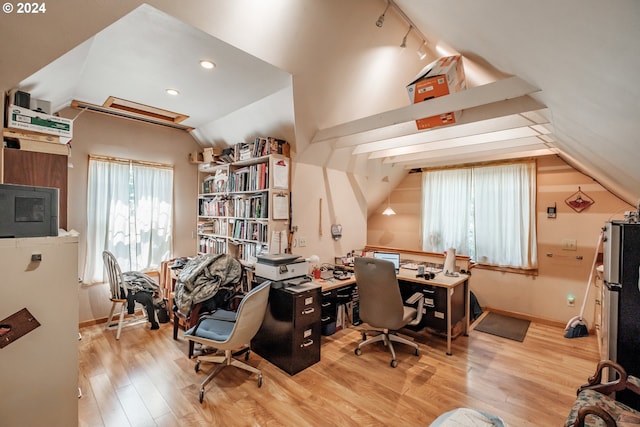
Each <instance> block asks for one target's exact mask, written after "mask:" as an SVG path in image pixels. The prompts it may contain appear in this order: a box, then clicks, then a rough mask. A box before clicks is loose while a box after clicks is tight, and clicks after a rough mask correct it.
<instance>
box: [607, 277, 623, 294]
mask: <svg viewBox="0 0 640 427" xmlns="http://www.w3.org/2000/svg"><path fill="white" fill-rule="evenodd" d="M604 285H605V286H606V287H607V289H608V290H610V291H613V292H620V290H621V289H622V284H620V283H612V282H607V281H606V280H605V281H604Z"/></svg>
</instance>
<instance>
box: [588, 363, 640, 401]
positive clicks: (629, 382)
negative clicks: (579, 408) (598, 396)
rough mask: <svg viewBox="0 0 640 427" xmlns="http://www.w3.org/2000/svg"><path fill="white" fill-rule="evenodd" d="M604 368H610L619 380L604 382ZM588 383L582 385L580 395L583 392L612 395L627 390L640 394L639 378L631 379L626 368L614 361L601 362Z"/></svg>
mask: <svg viewBox="0 0 640 427" xmlns="http://www.w3.org/2000/svg"><path fill="white" fill-rule="evenodd" d="M604 368H609V369H612V370H613V371H615V373H616V374H617V375H616V376H617V378H616V379H615V380H613V381H608V382H604V383H603V382H602V371H603V369H604ZM588 381H589V382H588V383H587V384H584V385H582V386H581V387H580V388H579V389H578V393H580V392H581V391H582V390H586V389H589V390H594V391H597V392H599V393H602V394H605V395H610V394H611V393H614V392H616V391H621V390H625V389H629V390H631V391H633V392H635V393H636V394H640V381H638V379H637V378H634V377H631V379H630V378H629V377H628V376H627V372H626V371H625V370H624V368H623V367H622V366H621V365H620V364H618V363H616V362H614V361H612V360H601V361H600V362H598V366H596V372H595V373H594V374H593V375H592V376H590V377H589V379H588Z"/></svg>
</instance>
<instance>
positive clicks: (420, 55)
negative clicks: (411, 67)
mask: <svg viewBox="0 0 640 427" xmlns="http://www.w3.org/2000/svg"><path fill="white" fill-rule="evenodd" d="M416 55H418V58H420V60H421V61H422V60H423V59H424V58H426V57H427V42H426V40H422V44H421V45H420V47H419V48H418V50H417V51H416Z"/></svg>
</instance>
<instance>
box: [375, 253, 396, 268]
mask: <svg viewBox="0 0 640 427" xmlns="http://www.w3.org/2000/svg"><path fill="white" fill-rule="evenodd" d="M373 257H374V258H376V259H383V260H385V261H391V262H392V263H393V266H394V267H395V269H396V273H397V272H399V271H400V254H399V253H398V252H378V251H376V252H374V253H373Z"/></svg>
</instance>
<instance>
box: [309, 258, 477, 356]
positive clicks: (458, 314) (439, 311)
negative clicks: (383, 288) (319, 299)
mask: <svg viewBox="0 0 640 427" xmlns="http://www.w3.org/2000/svg"><path fill="white" fill-rule="evenodd" d="M416 274H417V272H416V271H415V270H408V269H405V268H400V271H399V272H398V274H397V275H396V277H397V279H398V284H399V286H400V291H401V293H402V297H403V300H406V299H407V298H408V297H409V296H411V295H412V294H413V293H414V292H420V291H421V292H422V293H423V294H424V296H425V305H424V309H423V319H426V321H429V319H431V320H433V321H435V322H439V321H442V324H443V326H444V328H446V329H445V330H446V337H447V355H448V356H451V354H452V353H451V340H452V339H453V336H452V335H453V332H452V328H453V326H454V324H455V323H456V322H458V321H462V322H463V333H464V335H465V336H468V335H469V323H470V322H469V320H470V316H469V311H470V294H469V276H468V275H467V274H462V273H457V276H447V275H445V274H444V273H442V272H440V273H438V274H436V276H435V278H433V279H429V280H426V279H423V278H421V277H416ZM316 283H318V284H320V285H321V286H322V292H323V293H324V292H327V291H332V290H335V289H339V288H342V287H345V286H349V285H353V284H354V283H356V280H355V277H351V278H349V279H347V280H335V279H330V280H318V281H316ZM443 294H444V295H443ZM443 297H444V298H443ZM443 300H444V301H443ZM458 307H459V309H458ZM425 316H426V317H425ZM422 327H424V325H423V326H422Z"/></svg>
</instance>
